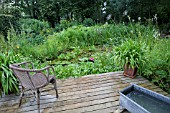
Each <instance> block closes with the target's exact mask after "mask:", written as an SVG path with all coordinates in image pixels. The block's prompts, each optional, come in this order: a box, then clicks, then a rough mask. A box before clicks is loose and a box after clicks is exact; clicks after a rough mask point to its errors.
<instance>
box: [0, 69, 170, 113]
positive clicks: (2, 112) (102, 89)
mask: <svg viewBox="0 0 170 113" xmlns="http://www.w3.org/2000/svg"><path fill="white" fill-rule="evenodd" d="M131 83H135V84H138V85H140V86H143V87H145V88H148V89H150V90H153V91H156V92H158V93H161V94H163V95H166V96H169V95H168V94H167V93H166V92H164V91H162V90H161V89H160V88H158V87H157V86H155V85H153V84H152V83H150V82H149V81H148V80H146V79H144V78H143V77H140V76H137V77H136V78H134V79H131V78H128V77H125V76H123V75H122V72H111V73H105V74H98V75H88V76H84V77H81V78H76V79H74V78H70V79H66V80H58V81H57V85H58V91H59V98H58V99H56V98H55V92H54V91H50V92H46V93H45V92H44V93H41V100H40V102H41V106H40V107H41V112H42V113H52V112H54V113H114V112H115V111H116V112H117V111H118V110H117V109H118V108H119V93H118V91H119V90H121V89H123V88H124V87H126V86H128V85H130V84H131ZM49 87H52V86H48V87H47V88H49ZM18 100H19V96H17V95H10V96H5V97H3V98H0V113H37V105H36V101H34V97H33V96H28V95H26V96H25V98H24V100H23V102H22V105H21V107H20V108H18Z"/></svg>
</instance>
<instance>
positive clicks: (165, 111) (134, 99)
mask: <svg viewBox="0 0 170 113" xmlns="http://www.w3.org/2000/svg"><path fill="white" fill-rule="evenodd" d="M119 93H120V99H119V102H120V103H119V104H120V109H127V110H128V111H129V112H131V113H170V98H169V97H166V96H163V95H161V94H159V93H156V92H153V91H151V90H148V89H146V88H143V87H140V86H138V85H135V84H132V85H130V86H128V87H126V88H125V89H123V90H122V91H120V92H119Z"/></svg>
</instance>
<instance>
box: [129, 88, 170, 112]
mask: <svg viewBox="0 0 170 113" xmlns="http://www.w3.org/2000/svg"><path fill="white" fill-rule="evenodd" d="M127 96H128V97H129V98H131V99H132V100H133V101H135V102H136V103H138V104H139V105H140V106H142V107H143V108H145V109H146V110H147V111H149V112H151V113H170V104H168V103H166V102H163V101H161V100H158V99H156V98H154V97H152V96H150V95H147V94H144V93H142V92H140V91H135V90H133V91H131V92H130V93H128V94H127Z"/></svg>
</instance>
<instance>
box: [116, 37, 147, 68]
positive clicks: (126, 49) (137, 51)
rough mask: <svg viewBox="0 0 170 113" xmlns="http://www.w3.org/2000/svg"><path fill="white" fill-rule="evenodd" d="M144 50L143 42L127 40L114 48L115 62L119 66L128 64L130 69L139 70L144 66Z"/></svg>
mask: <svg viewBox="0 0 170 113" xmlns="http://www.w3.org/2000/svg"><path fill="white" fill-rule="evenodd" d="M146 50H147V48H146V46H145V44H144V42H143V43H141V42H137V41H133V40H132V39H129V40H127V41H126V42H124V43H122V44H121V45H120V46H118V47H116V48H115V60H116V61H117V63H118V64H120V65H125V64H129V65H130V67H132V68H135V67H137V68H140V67H141V66H143V65H144V64H145V60H146V58H145V52H146Z"/></svg>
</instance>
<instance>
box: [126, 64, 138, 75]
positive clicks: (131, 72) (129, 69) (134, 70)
mask: <svg viewBox="0 0 170 113" xmlns="http://www.w3.org/2000/svg"><path fill="white" fill-rule="evenodd" d="M137 70H138V68H137V67H135V68H132V67H131V66H130V64H129V63H128V64H125V65H124V72H123V75H125V76H128V77H131V78H134V77H135V76H136V74H137Z"/></svg>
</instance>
